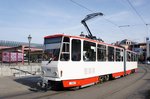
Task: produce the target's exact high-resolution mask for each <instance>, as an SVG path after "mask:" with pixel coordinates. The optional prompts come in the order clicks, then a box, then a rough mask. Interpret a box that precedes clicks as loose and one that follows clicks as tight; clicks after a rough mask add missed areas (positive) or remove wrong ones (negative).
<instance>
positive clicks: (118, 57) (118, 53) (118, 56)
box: [116, 48, 122, 61]
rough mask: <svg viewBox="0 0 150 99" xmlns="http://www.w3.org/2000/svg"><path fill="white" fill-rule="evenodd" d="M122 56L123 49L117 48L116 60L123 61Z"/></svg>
mask: <svg viewBox="0 0 150 99" xmlns="http://www.w3.org/2000/svg"><path fill="white" fill-rule="evenodd" d="M121 58H122V57H121V50H120V49H117V48H116V61H122V60H121Z"/></svg>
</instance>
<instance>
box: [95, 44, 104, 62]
mask: <svg viewBox="0 0 150 99" xmlns="http://www.w3.org/2000/svg"><path fill="white" fill-rule="evenodd" d="M97 60H98V61H106V46H105V45H99V44H98V45H97Z"/></svg>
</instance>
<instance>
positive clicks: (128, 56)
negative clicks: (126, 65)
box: [127, 52, 131, 62]
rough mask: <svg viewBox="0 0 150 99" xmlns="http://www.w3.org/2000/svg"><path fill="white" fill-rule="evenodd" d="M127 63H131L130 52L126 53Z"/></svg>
mask: <svg viewBox="0 0 150 99" xmlns="http://www.w3.org/2000/svg"><path fill="white" fill-rule="evenodd" d="M127 61H129V62H130V61H131V53H130V52H127Z"/></svg>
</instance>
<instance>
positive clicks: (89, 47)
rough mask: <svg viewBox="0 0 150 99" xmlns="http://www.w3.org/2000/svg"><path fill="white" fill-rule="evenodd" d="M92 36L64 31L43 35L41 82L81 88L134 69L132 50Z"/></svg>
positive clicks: (135, 60)
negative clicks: (66, 33) (76, 34)
mask: <svg viewBox="0 0 150 99" xmlns="http://www.w3.org/2000/svg"><path fill="white" fill-rule="evenodd" d="M93 38H94V37H92V38H89V37H87V36H72V35H65V34H54V35H49V36H46V37H44V55H43V61H42V78H43V84H45V85H46V86H63V87H64V88H77V87H85V86H89V85H92V84H96V83H98V82H104V81H107V80H110V79H114V78H118V77H121V76H125V75H128V74H131V73H134V72H136V70H137V68H138V67H137V54H136V53H135V52H133V51H130V50H126V49H125V48H123V47H118V46H114V45H110V44H106V43H104V42H103V41H102V40H98V39H93Z"/></svg>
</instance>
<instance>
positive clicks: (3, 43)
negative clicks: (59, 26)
mask: <svg viewBox="0 0 150 99" xmlns="http://www.w3.org/2000/svg"><path fill="white" fill-rule="evenodd" d="M21 45H26V46H28V45H29V43H26V42H16V41H5V40H0V46H7V47H17V46H21ZM31 47H35V48H43V44H36V43H31Z"/></svg>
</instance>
